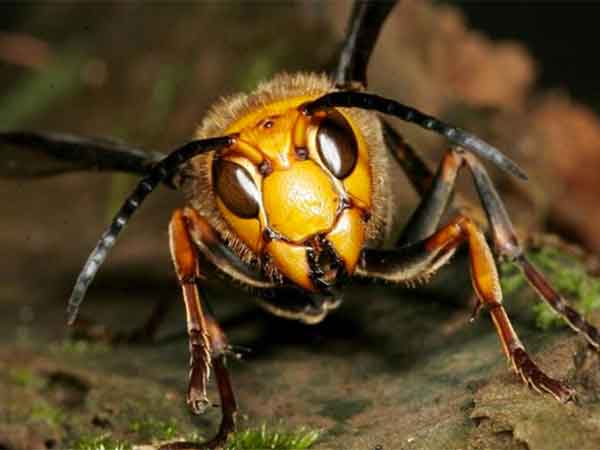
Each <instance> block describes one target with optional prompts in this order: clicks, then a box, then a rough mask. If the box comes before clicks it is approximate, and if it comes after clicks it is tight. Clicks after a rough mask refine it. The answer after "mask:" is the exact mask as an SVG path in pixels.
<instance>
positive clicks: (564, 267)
mask: <svg viewBox="0 0 600 450" xmlns="http://www.w3.org/2000/svg"><path fill="white" fill-rule="evenodd" d="M527 257H528V258H529V259H530V260H531V261H532V262H533V263H534V264H535V265H536V266H537V267H538V268H539V269H540V270H541V271H542V272H543V273H544V274H545V275H546V276H547V277H548V279H549V281H550V282H551V283H552V285H553V286H554V287H555V288H556V289H557V290H558V291H559V292H560V293H561V295H563V296H564V297H565V298H566V299H567V300H568V301H569V302H570V303H571V304H572V305H573V306H574V307H575V308H576V309H577V310H578V311H579V312H581V313H582V314H584V315H586V314H589V313H591V312H592V311H594V310H596V309H598V308H600V279H598V278H594V277H592V276H590V275H589V274H588V273H587V271H586V268H585V265H584V264H583V263H582V262H581V261H579V260H578V259H577V258H575V257H573V256H571V255H568V254H565V253H564V252H561V251H560V250H558V249H557V248H555V247H550V246H545V247H542V248H540V249H536V250H531V251H529V252H527ZM501 272H502V287H503V289H504V292H505V294H506V295H517V294H519V293H520V292H521V290H522V289H523V288H524V287H525V286H527V283H526V281H525V280H524V278H523V276H522V275H521V273H520V272H519V270H518V269H516V268H515V267H514V266H513V265H512V264H508V263H505V264H503V265H502V266H501ZM533 311H534V313H535V320H536V324H537V325H538V326H539V327H540V328H542V329H548V328H550V327H560V326H566V323H565V322H564V321H563V320H562V319H561V318H560V317H559V316H558V315H557V314H556V313H554V311H552V309H550V307H549V306H548V305H547V304H546V303H545V302H541V301H540V302H539V303H536V304H535V305H534V306H533Z"/></svg>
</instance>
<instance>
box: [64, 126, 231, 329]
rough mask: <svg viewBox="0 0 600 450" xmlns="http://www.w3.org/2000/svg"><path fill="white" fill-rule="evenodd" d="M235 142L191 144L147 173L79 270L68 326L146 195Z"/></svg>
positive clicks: (221, 139) (226, 138)
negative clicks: (193, 162) (201, 156)
mask: <svg viewBox="0 0 600 450" xmlns="http://www.w3.org/2000/svg"><path fill="white" fill-rule="evenodd" d="M234 142H235V137H234V136H224V137H217V138H211V139H202V140H198V141H192V142H189V143H187V144H185V145H184V146H183V147H180V148H178V149H177V150H174V151H173V152H171V153H170V154H169V155H168V156H166V157H165V158H164V159H162V160H161V161H160V162H158V163H156V165H154V166H153V167H152V168H151V169H150V170H149V172H148V174H147V175H146V176H145V177H144V178H142V180H141V181H140V182H139V183H138V185H137V186H136V188H135V189H134V190H133V192H132V193H131V195H130V196H129V197H128V198H127V200H125V203H123V206H121V208H120V209H119V211H118V212H117V214H116V215H115V217H114V218H113V220H112V222H111V224H110V226H109V227H108V228H107V229H106V231H105V232H104V233H103V234H102V237H101V238H100V240H99V241H98V243H97V244H96V247H94V250H92V253H91V254H90V256H89V257H88V259H87V261H86V262H85V265H84V266H83V269H81V272H80V273H79V276H78V277H77V281H76V282H75V286H74V287H73V292H72V293H71V297H70V298H69V304H68V306H67V320H68V324H69V325H72V324H73V323H74V322H75V319H76V318H77V312H78V311H79V306H80V305H81V302H83V299H84V297H85V293H86V291H87V290H88V287H89V286H90V284H91V283H92V281H93V280H94V277H95V276H96V273H97V272H98V269H100V266H101V265H102V263H103V262H104V260H105V259H106V256H107V255H108V252H109V250H110V249H111V248H112V247H113V245H115V242H116V240H117V237H118V235H119V233H120V232H121V231H122V230H123V228H125V225H127V222H128V221H129V219H130V218H131V216H132V215H133V213H134V212H135V210H136V209H137V208H138V207H139V206H140V204H141V203H142V202H143V201H144V199H145V198H146V197H147V196H148V194H150V193H151V192H152V191H153V190H154V188H156V186H158V184H159V183H161V182H162V181H164V180H166V179H167V178H168V177H169V176H171V175H172V174H173V172H175V170H176V169H177V168H178V167H179V166H180V165H181V164H183V163H184V162H186V161H188V160H189V159H191V158H193V157H194V156H197V155H199V154H200V153H205V152H207V151H209V150H217V149H222V148H226V147H230V146H232V145H233V144H234Z"/></svg>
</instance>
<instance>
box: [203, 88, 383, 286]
mask: <svg viewBox="0 0 600 450" xmlns="http://www.w3.org/2000/svg"><path fill="white" fill-rule="evenodd" d="M313 99H314V98H313V97H309V96H306V97H295V98H291V99H286V100H284V101H280V102H276V103H272V104H270V105H266V106H265V107H263V108H260V109H259V110H257V111H254V112H253V113H251V114H248V115H246V116H244V117H242V118H241V119H240V120H238V121H236V122H235V123H233V124H232V125H231V126H230V127H229V128H228V129H227V130H226V133H227V134H230V133H236V134H238V136H239V138H238V139H237V144H236V145H235V147H234V148H232V149H231V150H228V151H227V152H226V153H223V154H220V155H218V156H215V158H214V159H213V163H212V164H213V166H212V183H213V188H214V191H215V192H216V196H217V205H218V208H219V210H220V212H221V214H222V215H223V217H224V218H225V220H226V221H227V223H228V224H229V226H230V227H231V229H232V230H233V231H234V232H235V233H236V234H237V235H238V237H239V238H240V239H241V240H242V241H243V242H244V243H245V244H246V245H247V246H248V247H249V248H250V249H252V251H254V252H255V253H256V254H257V255H261V256H262V257H265V258H270V260H271V261H272V263H273V264H274V265H275V267H277V268H278V269H279V271H280V272H281V273H283V275H285V276H286V277H287V278H288V279H290V280H291V281H292V282H294V283H295V284H297V285H299V286H301V287H303V288H305V289H307V290H310V291H319V290H323V289H326V288H327V287H329V286H332V285H335V284H336V283H337V282H339V281H340V280H341V279H342V278H343V276H344V275H350V274H352V273H353V272H354V269H355V267H356V264H357V262H358V258H359V255H360V251H361V249H362V247H363V244H364V240H365V222H366V221H367V220H368V217H369V216H370V210H371V206H372V205H371V169H370V165H369V159H368V152H367V148H366V145H365V141H364V139H363V137H362V134H361V133H360V131H359V130H358V129H357V128H356V127H355V126H354V124H353V123H352V122H351V120H350V118H349V117H348V116H346V115H344V114H343V113H342V112H340V111H338V110H331V111H328V112H326V113H320V114H317V115H315V116H312V117H308V116H305V115H303V114H302V113H301V112H300V111H299V107H300V106H301V105H302V104H303V103H305V102H307V101H310V100H313Z"/></svg>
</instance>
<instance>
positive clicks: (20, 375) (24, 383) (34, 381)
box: [8, 367, 46, 389]
mask: <svg viewBox="0 0 600 450" xmlns="http://www.w3.org/2000/svg"><path fill="white" fill-rule="evenodd" d="M8 378H9V380H10V381H11V382H12V383H14V384H16V385H18V386H21V387H24V388H31V389H41V388H43V387H44V386H45V385H46V380H45V379H44V378H42V377H40V376H38V375H37V374H35V373H34V372H32V371H31V370H30V369H26V368H23V367H13V368H11V369H9V371H8Z"/></svg>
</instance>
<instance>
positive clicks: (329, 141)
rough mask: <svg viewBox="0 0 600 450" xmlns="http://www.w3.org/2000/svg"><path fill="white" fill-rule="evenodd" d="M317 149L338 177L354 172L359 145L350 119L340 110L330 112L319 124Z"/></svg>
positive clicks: (324, 161) (341, 177)
mask: <svg viewBox="0 0 600 450" xmlns="http://www.w3.org/2000/svg"><path fill="white" fill-rule="evenodd" d="M317 149H318V151H319V155H320V156H321V160H322V161H323V163H324V164H325V165H326V166H327V168H328V169H329V170H330V171H331V173H332V174H333V175H334V176H335V177H336V178H338V179H340V180H343V179H344V178H346V177H347V176H348V175H350V174H351V173H352V171H353V170H354V167H355V166H356V162H357V160H358V145H357V143H356V138H355V137H354V131H352V128H351V127H350V124H348V121H346V119H345V118H344V116H342V115H341V114H340V113H338V112H333V113H331V114H329V115H328V116H327V117H326V118H325V119H323V121H322V122H321V123H320V125H319V131H317Z"/></svg>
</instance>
